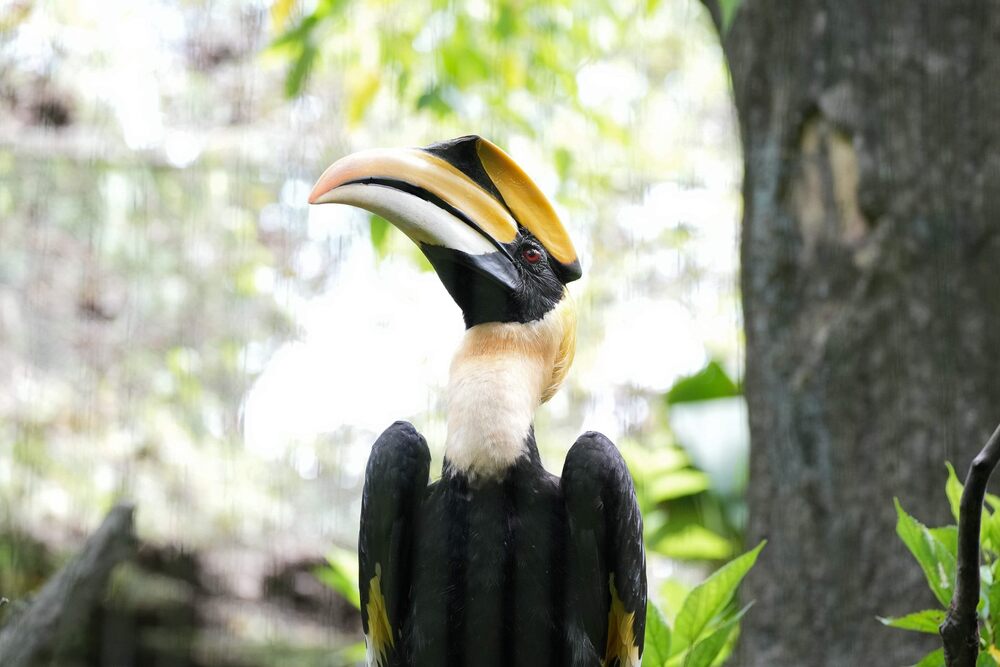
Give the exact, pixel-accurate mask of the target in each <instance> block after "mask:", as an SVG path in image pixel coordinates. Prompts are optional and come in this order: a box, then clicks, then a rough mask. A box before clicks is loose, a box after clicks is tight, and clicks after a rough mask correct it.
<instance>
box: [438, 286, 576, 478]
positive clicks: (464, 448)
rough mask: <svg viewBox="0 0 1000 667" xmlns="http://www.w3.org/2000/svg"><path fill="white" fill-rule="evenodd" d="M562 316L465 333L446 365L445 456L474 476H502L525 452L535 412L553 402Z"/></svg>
mask: <svg viewBox="0 0 1000 667" xmlns="http://www.w3.org/2000/svg"><path fill="white" fill-rule="evenodd" d="M564 325H565V317H564V316H563V314H562V313H561V312H560V308H559V307H558V306H557V307H556V308H555V309H553V310H552V311H550V312H549V313H548V314H546V315H545V317H543V318H542V319H540V320H537V321H535V322H529V323H527V324H521V323H488V324H480V325H477V326H474V327H472V328H470V329H469V330H468V331H466V333H465V337H464V338H463V339H462V344H461V345H460V346H459V348H458V352H456V354H455V357H454V360H453V361H452V364H451V374H450V378H449V382H448V437H447V440H446V442H445V458H446V459H447V461H448V464H449V465H450V466H451V468H452V469H454V470H456V471H461V472H463V473H464V474H466V475H467V476H469V477H471V478H488V477H499V476H500V475H502V473H503V472H504V471H505V470H507V469H508V468H510V467H511V466H512V465H514V464H515V463H516V462H517V460H518V459H520V458H521V457H522V456H526V455H527V454H528V447H527V438H528V434H529V432H530V430H531V424H532V421H533V420H534V416H535V410H536V409H537V408H538V406H539V405H541V403H542V402H543V400H547V399H548V398H549V396H551V394H552V392H554V390H555V387H554V386H553V382H554V381H555V383H556V384H557V383H558V380H561V377H562V376H561V374H559V375H558V378H556V379H555V380H554V372H553V370H554V368H555V367H556V366H557V364H559V363H560V358H561V356H564V355H561V350H560V346H561V345H563V344H564V343H563V339H564V336H565V333H566V332H565V326H564Z"/></svg>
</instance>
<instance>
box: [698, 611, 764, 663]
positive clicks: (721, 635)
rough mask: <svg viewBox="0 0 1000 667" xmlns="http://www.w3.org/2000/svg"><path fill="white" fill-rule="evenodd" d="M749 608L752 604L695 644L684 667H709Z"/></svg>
mask: <svg viewBox="0 0 1000 667" xmlns="http://www.w3.org/2000/svg"><path fill="white" fill-rule="evenodd" d="M751 606H753V603H752V602H751V603H750V604H748V605H747V606H745V607H743V609H740V610H739V611H738V612H737V613H735V614H733V616H732V617H730V618H727V619H726V620H725V622H723V623H722V625H720V626H719V627H718V628H716V629H715V630H713V631H712V634H710V635H709V636H707V637H705V638H704V639H702V640H701V641H700V642H698V643H697V644H695V645H694V648H692V649H691V652H690V653H689V654H688V656H687V659H686V660H684V667H710V666H711V664H712V662H714V661H715V658H716V657H717V656H718V655H719V652H720V651H722V649H723V648H724V647H725V646H726V641H727V640H728V639H729V636H730V635H731V634H732V633H733V630H735V629H736V627H737V626H738V625H739V623H740V619H741V618H743V615H744V614H746V613H747V610H748V609H750V607H751Z"/></svg>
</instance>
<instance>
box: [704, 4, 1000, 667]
mask: <svg viewBox="0 0 1000 667" xmlns="http://www.w3.org/2000/svg"><path fill="white" fill-rule="evenodd" d="M706 4H708V5H709V8H710V9H712V10H713V17H714V18H715V19H716V21H717V22H718V21H719V19H720V17H721V12H720V11H719V7H718V5H717V4H716V3H715V2H714V0H706ZM727 4H732V3H727ZM723 44H724V49H725V52H726V56H727V59H728V62H729V65H730V69H731V72H732V79H733V89H734V95H735V102H736V107H737V112H738V116H739V121H740V128H741V133H742V139H743V146H744V152H745V170H746V173H745V183H744V189H743V193H744V202H745V210H744V227H743V241H742V264H743V273H742V289H743V303H744V316H745V328H746V340H747V367H746V378H745V379H746V391H747V400H748V402H749V414H750V429H751V441H752V452H751V464H750V467H751V469H750V476H751V479H750V487H749V494H748V503H749V510H750V525H749V541H750V543H755V542H756V541H757V540H759V539H761V538H764V537H766V538H768V540H769V543H768V548H767V549H766V550H765V552H764V554H763V555H762V557H761V561H760V562H759V564H758V565H757V567H756V568H755V570H754V571H753V573H752V574H751V576H750V577H749V579H748V581H747V585H746V588H745V593H746V595H747V597H748V598H753V599H756V600H757V604H756V606H755V607H754V610H753V612H752V613H751V614H750V615H749V616H748V617H747V620H746V621H745V622H744V623H745V625H744V631H743V633H742V641H741V648H740V654H739V655H740V658H741V661H742V664H745V665H755V666H756V665H761V666H764V665H766V666H767V667H783V666H786V665H787V666H794V667H799V666H800V665H810V666H816V667H824V666H830V667H834V666H836V667H841V666H843V665H901V664H912V663H913V662H915V661H916V659H917V658H918V657H919V656H920V655H921V654H922V653H923V652H925V651H928V650H931V649H933V648H936V647H937V646H939V645H940V644H939V642H938V641H937V640H936V638H934V637H932V636H920V635H916V634H905V633H901V632H899V631H897V630H892V629H889V628H885V627H883V626H881V625H880V624H879V623H878V622H876V621H875V618H874V617H875V615H876V614H878V615H899V614H903V613H906V612H910V611H914V610H917V609H923V608H929V607H932V606H934V604H935V603H934V600H933V598H932V596H931V595H930V593H929V592H928V591H927V590H926V588H927V587H926V584H925V583H924V581H923V579H922V575H921V572H920V569H919V568H918V567H917V566H916V565H915V563H914V562H913V561H912V559H911V558H910V557H909V555H908V554H907V552H906V550H905V549H904V548H903V546H902V544H901V543H900V542H899V540H898V539H897V538H896V536H895V532H894V524H895V515H894V511H893V506H892V498H893V496H898V497H899V498H900V499H901V501H902V502H903V504H904V505H905V506H906V508H907V510H909V511H910V512H911V513H912V514H915V515H916V516H918V517H920V518H921V519H923V520H924V521H926V522H929V523H931V524H935V523H944V522H945V521H946V520H947V511H948V510H947V507H948V506H947V503H946V500H945V497H944V494H943V490H942V489H943V482H944V468H943V462H944V461H945V460H952V461H956V462H961V461H967V460H970V459H972V457H973V456H974V455H975V454H976V451H977V449H978V446H979V444H981V443H982V442H984V441H985V440H986V438H987V437H988V436H989V434H990V429H991V427H992V426H994V425H995V422H996V419H997V416H998V415H997V413H998V411H1000V276H998V271H997V268H998V267H1000V123H998V122H997V120H996V119H997V118H1000V86H998V85H997V81H1000V3H998V2H997V1H995V0H993V1H990V2H987V1H985V0H952V1H951V2H940V0H879V1H878V2H873V1H872V0H795V1H794V2H790V1H789V0H743V1H742V2H741V3H740V5H739V8H738V9H737V11H736V14H735V18H734V20H733V23H732V26H731V28H730V30H729V31H728V32H727V33H726V35H725V37H724V39H723Z"/></svg>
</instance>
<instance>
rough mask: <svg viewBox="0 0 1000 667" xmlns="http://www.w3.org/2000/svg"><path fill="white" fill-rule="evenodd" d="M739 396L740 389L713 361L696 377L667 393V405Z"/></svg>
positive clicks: (684, 380) (677, 385)
mask: <svg viewBox="0 0 1000 667" xmlns="http://www.w3.org/2000/svg"><path fill="white" fill-rule="evenodd" d="M739 394H740V390H739V387H737V386H736V383H735V382H733V381H732V380H731V379H730V378H729V376H728V375H727V374H726V371H725V370H724V369H723V368H722V366H721V365H719V363H718V362H716V361H711V362H709V363H708V365H707V366H705V368H703V369H702V370H700V371H698V372H697V373H695V374H694V375H689V376H687V377H683V378H681V379H680V380H678V381H677V382H675V383H674V386H673V387H671V388H670V391H668V392H667V403H668V404H669V405H675V404H677V403H693V402H695V401H708V400H711V399H713V398H728V397H731V396H739Z"/></svg>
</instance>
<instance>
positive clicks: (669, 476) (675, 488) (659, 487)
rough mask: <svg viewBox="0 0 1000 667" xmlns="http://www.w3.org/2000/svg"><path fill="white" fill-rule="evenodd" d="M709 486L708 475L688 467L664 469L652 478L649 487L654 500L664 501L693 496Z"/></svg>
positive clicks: (648, 489)
mask: <svg viewBox="0 0 1000 667" xmlns="http://www.w3.org/2000/svg"><path fill="white" fill-rule="evenodd" d="M708 487H709V478H708V475H706V474H705V473H703V472H701V471H700V470H695V469H694V468H687V469H684V470H671V471H662V472H660V474H658V475H656V477H655V478H654V479H653V480H652V483H651V484H650V486H649V487H648V488H647V493H649V496H650V498H651V499H652V501H653V502H664V501H667V500H673V499H675V498H683V497H685V496H693V495H694V494H696V493H701V492H702V491H705V490H707V489H708Z"/></svg>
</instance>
